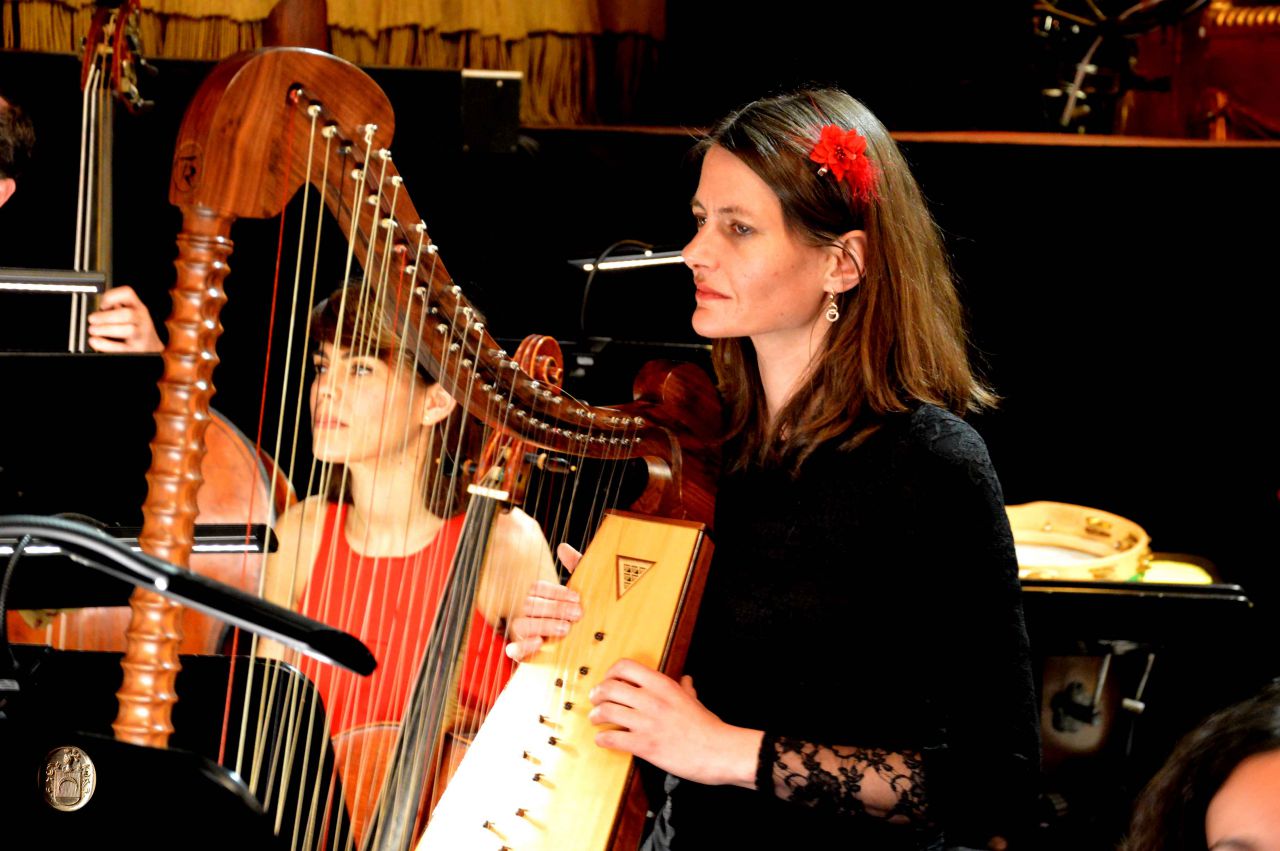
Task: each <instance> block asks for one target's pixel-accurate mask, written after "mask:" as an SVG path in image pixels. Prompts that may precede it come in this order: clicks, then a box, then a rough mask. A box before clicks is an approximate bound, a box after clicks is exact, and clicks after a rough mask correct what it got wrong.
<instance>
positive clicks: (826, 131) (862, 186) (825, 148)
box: [809, 124, 877, 199]
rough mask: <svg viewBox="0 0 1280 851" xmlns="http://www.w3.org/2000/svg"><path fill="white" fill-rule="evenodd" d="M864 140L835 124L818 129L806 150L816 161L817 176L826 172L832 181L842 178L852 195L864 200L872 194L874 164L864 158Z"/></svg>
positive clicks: (873, 194) (858, 134)
mask: <svg viewBox="0 0 1280 851" xmlns="http://www.w3.org/2000/svg"><path fill="white" fill-rule="evenodd" d="M866 151H867V140H866V138H865V137H863V136H862V134H861V133H859V132H858V131H857V130H854V129H849V130H841V129H840V128H839V127H837V126H836V125H835V124H828V125H826V126H824V127H823V128H822V133H821V135H820V136H819V137H818V141H817V142H816V143H815V144H814V146H813V150H812V151H810V152H809V159H811V160H813V161H814V162H816V163H820V164H821V165H822V168H820V169H818V176H819V177H821V176H822V175H824V174H826V173H827V172H828V171H829V172H831V173H832V174H834V175H835V177H836V180H843V181H845V182H847V183H848V184H849V188H850V189H852V190H853V197H855V198H862V199H868V198H873V197H875V196H876V194H877V193H876V167H875V164H874V163H873V162H871V160H870V159H868V158H867V153H866Z"/></svg>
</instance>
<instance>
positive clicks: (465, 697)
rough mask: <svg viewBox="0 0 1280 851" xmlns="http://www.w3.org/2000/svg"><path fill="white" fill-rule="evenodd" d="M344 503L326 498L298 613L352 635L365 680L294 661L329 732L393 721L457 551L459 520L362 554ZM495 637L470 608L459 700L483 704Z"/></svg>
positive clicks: (503, 674) (493, 678)
mask: <svg viewBox="0 0 1280 851" xmlns="http://www.w3.org/2000/svg"><path fill="white" fill-rule="evenodd" d="M346 513H347V506H346V505H345V504H342V505H337V504H334V503H330V504H329V506H328V510H327V512H326V514H325V522H324V534H323V538H322V540H321V542H320V549H319V552H318V553H317V555H316V562H315V567H314V568H313V570H312V572H311V576H310V578H309V579H308V580H307V586H306V590H305V591H304V592H303V595H302V606H301V610H302V614H304V615H306V616H308V617H311V618H314V619H316V620H318V621H320V622H322V623H325V624H328V625H329V626H333V627H337V628H338V629H341V630H343V631H345V632H349V633H351V634H352V635H355V636H356V637H358V638H359V639H360V640H361V641H363V642H364V643H365V644H366V645H368V647H369V649H370V650H371V651H373V655H374V658H376V659H377V660H378V669H377V670H376V671H374V672H373V674H372V675H370V676H368V677H362V676H360V675H358V674H353V673H351V672H350V671H346V670H342V669H340V668H336V667H334V666H332V665H325V664H320V663H318V662H315V661H314V660H312V659H310V658H304V659H302V660H301V664H300V665H299V667H300V668H301V669H302V671H303V673H305V674H306V675H307V676H308V677H310V678H311V679H312V680H313V681H314V682H315V684H316V687H317V689H318V690H319V692H320V697H321V699H322V700H323V701H324V707H325V713H326V714H327V715H328V717H329V723H330V731H331V733H332V734H334V735H336V734H338V733H340V732H343V731H346V730H351V729H354V728H357V727H361V726H364V725H366V724H371V723H379V722H392V723H394V722H398V721H400V720H401V718H402V717H403V715H404V708H405V705H406V703H407V701H408V699H409V694H410V691H411V689H412V687H413V682H414V679H415V678H416V676H417V673H418V668H419V666H420V664H421V662H422V657H423V654H424V653H425V652H426V644H427V640H428V637H429V635H430V631H431V622H432V619H433V618H434V617H435V613H436V609H437V608H438V607H439V605H440V598H441V596H442V595H443V593H444V587H445V581H446V580H447V578H448V575H449V568H450V566H451V564H452V561H453V553H454V550H455V549H456V548H457V544H458V536H459V535H460V533H461V531H462V523H463V519H464V518H463V517H462V516H461V515H459V516H457V517H453V518H450V519H448V520H446V521H445V522H444V524H443V525H442V526H441V527H440V531H439V532H438V533H437V534H436V537H435V538H434V539H433V540H432V541H431V543H430V544H428V545H427V546H426V547H424V548H423V549H421V550H419V551H418V552H416V553H413V554H412V555H408V556H397V557H391V556H365V555H361V554H360V553H357V552H355V551H354V550H352V549H351V547H350V546H349V545H348V543H347V536H346V532H345V529H346V523H345V521H346ZM511 669H512V662H511V660H510V659H508V658H507V656H506V654H505V653H504V652H503V640H502V637H501V636H500V635H498V633H497V632H496V631H495V630H494V629H493V628H492V627H490V626H489V624H488V623H486V622H485V620H484V619H483V618H482V617H480V615H479V614H478V613H476V612H472V618H471V629H470V631H469V633H468V637H467V649H466V653H465V655H464V656H463V668H462V673H461V677H460V681H461V683H460V695H459V698H460V700H461V701H462V703H463V704H464V705H466V706H468V707H471V708H475V709H481V710H485V709H487V708H488V707H489V705H490V704H492V702H493V700H494V698H495V697H496V696H497V693H498V692H499V691H501V689H502V686H504V685H505V684H506V682H507V679H508V678H509V677H510V676H511Z"/></svg>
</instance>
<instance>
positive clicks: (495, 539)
mask: <svg viewBox="0 0 1280 851" xmlns="http://www.w3.org/2000/svg"><path fill="white" fill-rule="evenodd" d="M375 298H376V297H375V296H374V295H373V294H372V293H369V292H366V291H362V290H361V288H360V287H357V286H349V287H347V288H346V290H345V291H343V290H340V291H338V292H337V293H334V294H333V295H332V296H330V297H329V298H328V299H327V300H326V301H325V302H323V303H321V304H320V305H319V306H318V307H317V308H316V309H315V311H314V312H313V314H312V319H311V336H312V340H313V342H312V345H313V362H314V366H315V376H314V380H313V382H312V384H311V396H310V408H311V427H312V451H313V455H314V456H315V458H316V460H317V461H318V462H320V464H321V468H322V471H323V472H322V475H321V476H320V479H321V485H320V488H319V489H320V490H321V491H322V492H321V493H320V494H317V495H313V496H309V497H308V498H306V499H305V500H303V501H301V502H299V503H297V504H295V505H294V506H292V507H291V508H290V509H289V510H288V511H286V512H285V513H284V515H282V517H281V518H280V520H279V522H278V523H277V524H276V529H275V532H276V536H277V538H278V540H279V548H278V550H277V551H276V552H275V553H273V554H272V555H271V556H270V557H269V558H268V560H267V567H266V576H265V593H266V596H267V597H268V599H271V600H272V601H274V602H277V603H279V604H281V605H284V606H288V607H290V608H292V609H294V610H297V611H300V612H302V613H303V614H305V615H308V616H310V617H312V618H315V619H316V620H319V621H321V622H323V623H327V624H329V625H331V626H335V627H338V628H340V629H343V630H346V631H348V632H351V633H353V634H354V635H356V636H357V637H359V638H360V639H361V640H362V641H364V642H365V644H366V645H368V646H369V648H370V649H371V650H372V651H373V654H374V657H375V658H376V659H377V660H378V669H377V670H376V671H375V672H374V674H373V675H372V676H369V677H358V676H356V675H354V674H351V673H349V672H346V671H339V670H337V669H335V668H332V667H329V666H325V665H320V664H317V663H314V662H311V661H310V660H301V661H300V662H299V666H300V667H301V668H302V669H303V670H304V672H305V673H307V674H308V675H309V676H310V677H311V678H312V679H313V680H314V681H315V683H316V686H317V689H318V691H319V693H320V695H321V698H322V700H323V703H324V709H325V712H326V714H327V716H328V721H329V723H330V730H331V733H332V734H333V735H334V736H339V735H340V734H342V733H344V732H348V731H358V730H361V729H367V728H370V727H371V726H375V725H387V724H396V723H398V722H399V721H400V720H401V718H402V715H403V713H404V711H405V707H406V705H407V702H408V700H409V699H410V696H411V692H412V686H413V683H414V678H415V675H416V674H417V672H418V667H419V665H420V663H421V662H422V659H423V656H424V653H425V650H426V643H427V639H428V633H429V630H430V628H431V625H432V621H433V619H434V618H435V616H436V611H437V608H439V607H440V605H441V599H442V594H443V592H444V585H445V582H446V580H447V578H448V577H449V575H450V570H451V568H452V567H453V563H454V552H455V549H456V548H457V546H458V542H459V538H460V535H461V533H462V529H463V523H464V511H465V509H466V508H467V503H466V499H467V498H466V489H465V486H466V484H467V481H466V477H465V476H463V475H462V471H461V467H462V464H461V463H460V461H461V460H463V459H465V458H466V457H472V456H470V453H467V452H466V451H465V450H464V449H463V448H462V444H461V443H460V434H459V433H460V430H461V429H460V422H461V417H462V411H461V409H460V408H459V407H458V406H457V405H456V403H455V402H454V399H453V397H451V396H450V395H449V394H448V393H447V392H446V391H445V389H444V388H443V387H442V386H441V385H440V384H439V383H438V382H437V381H436V378H435V377H434V376H432V375H430V374H428V373H427V372H426V370H424V369H423V368H422V367H421V366H420V365H418V364H417V362H416V359H415V358H414V357H413V354H412V352H411V351H410V350H408V349H407V347H406V346H404V345H403V344H402V341H401V340H400V338H399V337H397V336H396V335H395V334H394V333H393V332H392V330H391V329H390V328H389V327H388V326H387V325H386V323H384V322H383V321H382V316H381V311H380V310H379V309H378V308H377V306H376V304H373V301H374V299H375ZM555 575H556V574H555V568H554V566H553V565H552V562H551V554H550V551H549V550H548V548H547V544H546V541H545V539H544V538H543V537H542V533H541V530H540V529H539V528H538V525H537V523H536V522H534V521H533V519H532V518H530V517H529V516H528V515H526V514H524V513H523V512H521V511H519V510H518V509H512V510H510V511H499V512H498V513H497V515H496V518H495V521H494V526H493V530H492V534H491V537H490V540H489V542H488V548H487V558H486V561H485V564H484V565H483V567H482V568H481V573H480V580H479V591H478V593H477V597H476V611H475V613H474V615H473V616H472V617H471V619H470V628H469V630H468V636H467V645H466V648H465V650H464V654H463V665H462V669H461V672H460V674H459V677H458V680H459V688H460V694H459V705H460V709H461V710H462V711H464V712H465V711H466V710H468V709H474V710H483V709H485V708H487V705H488V704H489V703H491V701H492V700H493V698H494V697H495V696H496V694H497V692H498V690H500V688H501V686H502V685H503V684H504V683H505V681H506V679H507V677H508V676H509V674H510V662H509V661H508V660H507V659H506V657H505V656H504V654H503V653H502V641H503V637H502V631H501V629H500V626H501V625H502V624H503V623H505V621H506V620H508V619H509V618H510V617H511V616H513V615H514V613H515V611H514V610H515V609H516V608H518V605H519V603H520V599H521V596H522V595H523V589H524V588H526V587H528V585H529V584H530V583H531V582H534V581H535V580H537V579H538V578H539V577H543V578H546V577H552V578H553V577H555ZM282 650H283V649H282V648H280V647H279V646H278V645H274V644H272V643H267V644H266V645H265V646H264V647H262V648H260V650H259V652H260V653H261V654H263V655H272V656H280V655H282ZM338 768H339V771H340V773H341V774H342V776H343V780H344V789H345V790H346V791H347V793H348V795H350V794H352V791H353V790H354V789H355V788H356V784H355V783H353V782H351V777H350V775H351V772H352V771H353V770H359V771H363V770H364V769H363V768H362V767H354V768H353V766H351V765H348V764H344V760H343V756H342V753H341V752H340V753H339V764H338ZM370 770H372V769H370ZM381 779H382V777H381V774H378V775H377V776H376V782H381ZM368 785H369V784H368V783H366V784H364V787H365V789H366V791H365V792H364V793H363V794H369V792H368V791H367V789H368Z"/></svg>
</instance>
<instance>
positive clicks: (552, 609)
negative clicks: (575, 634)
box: [507, 544, 582, 662]
mask: <svg viewBox="0 0 1280 851" xmlns="http://www.w3.org/2000/svg"><path fill="white" fill-rule="evenodd" d="M556 555H558V556H559V557H560V561H561V563H563V564H564V566H565V567H566V568H567V569H568V570H569V572H570V573H572V572H573V569H574V568H575V567H577V566H578V561H579V560H580V559H581V558H582V554H581V553H579V552H578V551H577V550H575V549H574V548H573V547H571V546H569V545H568V544H561V545H560V546H559V547H557V548H556ZM581 602H582V601H581V599H580V598H579V597H578V592H577V591H573V590H571V589H569V588H566V587H565V586H563V585H560V584H558V583H555V582H547V581H546V580H539V581H537V582H535V583H534V584H533V587H532V588H530V589H529V594H528V596H526V597H525V599H524V604H523V605H522V606H521V607H520V615H519V617H517V618H515V619H514V620H512V621H511V624H510V626H508V627H507V636H508V637H509V638H511V639H512V641H511V642H510V643H509V644H508V645H507V655H508V656H510V657H511V658H512V659H515V660H516V661H517V662H522V661H524V660H525V659H528V658H529V657H530V656H532V655H533V654H535V653H537V652H538V650H539V649H540V648H541V647H542V643H543V641H545V640H546V639H554V638H560V637H561V636H563V635H565V634H566V633H567V632H568V631H569V626H570V624H573V623H574V622H576V621H578V620H579V619H581V617H582V605H581Z"/></svg>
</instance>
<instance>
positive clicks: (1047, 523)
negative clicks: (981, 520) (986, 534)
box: [1005, 502, 1152, 582]
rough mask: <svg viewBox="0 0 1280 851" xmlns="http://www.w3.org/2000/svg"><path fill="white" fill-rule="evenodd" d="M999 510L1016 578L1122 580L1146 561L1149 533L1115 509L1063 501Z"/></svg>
mask: <svg viewBox="0 0 1280 851" xmlns="http://www.w3.org/2000/svg"><path fill="white" fill-rule="evenodd" d="M1005 510H1006V511H1007V512H1008V514H1009V525H1010V526H1012V527H1013V541H1014V546H1015V548H1016V549H1017V551H1018V576H1019V578H1021V579H1065V580H1072V581H1102V582H1127V581H1134V580H1141V579H1142V578H1143V576H1144V574H1146V573H1147V570H1148V569H1149V568H1150V567H1151V562H1152V558H1151V536H1150V535H1148V534H1147V532H1146V530H1144V529H1143V528H1142V527H1141V526H1139V525H1138V524H1137V523H1134V522H1133V521H1132V520H1129V519H1127V518H1124V517H1121V516H1120V515H1118V514H1112V513H1110V512H1108V511H1101V510H1099V509H1097V508H1088V507H1086V506H1083V505H1071V504H1068V503H1064V502H1028V503H1025V504H1023V505H1010V506H1008V507H1007V508H1006V509H1005Z"/></svg>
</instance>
